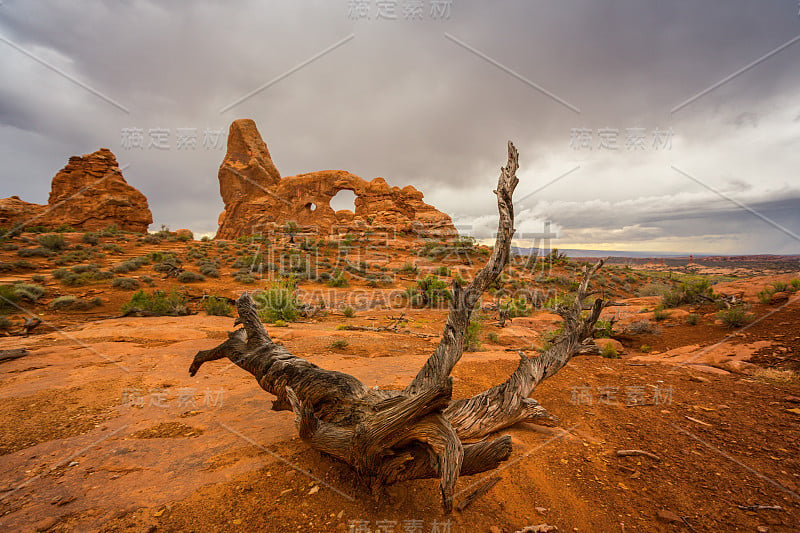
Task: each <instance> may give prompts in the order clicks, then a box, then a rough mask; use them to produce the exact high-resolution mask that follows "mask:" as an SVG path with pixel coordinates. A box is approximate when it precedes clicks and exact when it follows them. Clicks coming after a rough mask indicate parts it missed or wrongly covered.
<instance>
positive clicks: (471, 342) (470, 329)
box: [464, 319, 483, 352]
mask: <svg viewBox="0 0 800 533" xmlns="http://www.w3.org/2000/svg"><path fill="white" fill-rule="evenodd" d="M482 329H483V324H481V322H480V319H478V320H470V322H469V325H467V330H466V331H465V332H464V351H465V352H477V351H478V350H479V349H480V347H481V330H482Z"/></svg>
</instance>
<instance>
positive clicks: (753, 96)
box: [0, 0, 800, 251]
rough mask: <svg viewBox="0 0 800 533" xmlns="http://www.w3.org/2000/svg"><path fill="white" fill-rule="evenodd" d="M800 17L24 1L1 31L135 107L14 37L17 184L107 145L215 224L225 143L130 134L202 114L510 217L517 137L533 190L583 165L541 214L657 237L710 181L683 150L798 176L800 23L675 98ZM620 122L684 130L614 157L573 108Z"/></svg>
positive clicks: (289, 157) (164, 204) (762, 179)
mask: <svg viewBox="0 0 800 533" xmlns="http://www.w3.org/2000/svg"><path fill="white" fill-rule="evenodd" d="M371 4H372V6H373V19H374V10H375V3H374V2H371ZM399 4H400V3H398V5H399ZM445 33H447V34H448V35H450V36H451V38H447V37H446V36H445ZM351 34H352V35H354V38H352V39H351V40H349V41H347V42H345V43H344V44H342V45H341V46H340V47H338V48H336V49H335V50H332V51H331V52H330V53H328V54H326V55H324V56H322V57H320V58H318V59H316V60H315V61H313V62H311V63H310V64H308V65H307V66H306V67H304V68H301V69H299V70H297V71H296V72H294V73H292V74H291V75H289V76H287V77H286V78H285V79H282V80H280V81H278V82H276V83H275V84H274V85H271V86H269V87H267V88H265V89H264V90H263V91H261V92H259V93H258V94H255V95H253V96H252V97H250V98H249V99H247V100H245V101H243V102H242V103H241V104H239V105H236V106H234V107H233V108H232V109H230V110H229V111H226V112H224V113H221V114H220V113H219V110H220V109H221V108H223V107H225V106H228V105H230V104H231V103H232V102H235V101H236V100H237V99H239V98H241V97H242V96H243V95H246V94H248V93H249V92H251V91H253V90H254V89H256V88H257V87H260V86H262V85H264V84H265V83H267V82H269V81H270V80H272V79H275V78H276V77H278V76H280V75H281V74H284V73H286V72H288V71H290V70H291V69H293V68H295V67H296V66H297V65H299V64H300V63H302V62H304V61H306V60H308V59H309V58H312V57H314V56H315V55H317V54H319V53H320V51H322V50H325V49H326V48H328V47H330V46H331V45H333V44H334V43H337V42H339V41H341V40H342V39H344V38H346V37H347V36H348V35H351ZM797 34H800V20H798V17H797V6H796V4H795V2H793V1H785V2H768V3H764V2H758V1H755V0H753V1H729V0H726V1H722V0H719V1H714V2H696V1H691V2H689V1H673V2H657V1H655V0H649V1H633V0H630V1H602V2H596V1H588V0H587V1H565V2H555V1H552V2H523V1H502V2H492V3H486V2H477V1H473V2H467V1H459V0H453V2H452V6H451V16H450V18H449V20H444V21H434V20H431V17H430V16H429V15H428V14H427V13H426V15H425V17H424V20H422V21H407V20H402V17H401V20H395V21H387V20H359V21H353V20H350V19H348V16H347V2H346V1H322V0H293V1H291V2H290V1H271V2H266V3H265V2H243V3H236V4H232V5H221V4H217V3H212V2H193V3H192V4H191V7H189V8H185V7H180V5H179V4H177V3H169V2H168V3H161V2H159V3H156V2H145V1H138V2H137V1H134V2H126V3H124V4H119V5H118V3H116V2H105V3H102V2H86V3H81V2H71V3H68V4H67V3H61V4H50V3H43V2H35V1H34V2H21V1H15V0H9V1H7V2H5V3H4V4H3V5H2V6H0V35H2V36H3V37H5V38H7V39H9V40H11V41H12V42H14V43H16V44H17V45H19V46H21V47H24V48H25V49H26V50H28V51H30V53H32V54H34V55H36V56H37V57H39V58H41V59H43V60H45V61H48V62H50V63H51V64H52V65H54V66H55V67H58V68H60V69H62V70H63V71H64V72H66V73H68V74H69V75H71V76H73V77H74V78H75V80H77V81H79V82H81V83H84V84H86V85H88V86H90V87H91V88H92V89H94V90H95V91H97V92H99V93H102V94H103V95H105V96H107V97H108V98H109V99H112V100H114V101H115V102H118V103H119V104H121V105H122V106H124V107H125V108H126V109H127V110H128V111H129V112H125V111H123V110H120V109H119V108H117V107H115V106H114V105H111V104H109V103H108V102H107V101H106V100H104V99H103V98H100V97H98V96H96V95H94V94H91V93H90V92H88V91H86V90H84V89H82V88H81V87H79V86H78V85H76V83H75V81H74V80H73V81H71V80H68V79H64V78H63V77H61V76H60V75H58V74H56V73H55V72H53V71H52V70H48V69H47V68H45V67H43V66H42V65H40V64H38V63H36V62H35V61H32V60H31V59H30V58H29V57H26V56H25V55H23V54H21V53H19V52H18V51H17V50H15V49H13V48H12V47H11V46H9V45H7V44H6V43H0V58H2V61H0V79H2V80H3V81H2V82H0V143H1V144H0V146H1V147H0V154H2V156H3V161H4V166H3V169H2V170H1V171H0V172H2V174H0V176H1V178H0V195H2V196H8V195H11V194H19V195H20V196H22V197H23V198H25V199H27V200H30V201H39V202H44V201H45V200H46V192H47V189H48V186H49V180H50V178H51V177H52V175H53V174H54V173H55V172H56V171H57V170H58V169H59V168H60V167H62V166H63V165H64V164H65V163H66V160H67V158H68V156H69V155H73V154H78V153H87V152H90V151H93V150H95V149H97V148H98V147H100V146H107V147H109V148H111V149H112V150H114V152H115V153H116V154H117V156H118V159H119V160H120V162H121V163H122V164H130V167H129V169H128V170H127V171H126V172H125V176H126V179H128V181H129V182H131V183H132V184H134V185H135V186H137V187H138V188H140V189H141V190H142V191H143V192H144V193H145V194H146V195H147V196H148V198H149V201H150V204H151V208H152V210H153V213H154V217H155V219H156V224H155V225H154V227H156V228H157V227H158V225H159V224H161V223H165V224H168V225H170V226H172V227H179V226H181V227H182V226H189V227H191V228H192V229H194V230H195V231H201V232H202V231H212V232H213V230H214V229H215V228H216V213H217V212H218V211H219V210H220V209H221V202H220V200H219V194H218V185H217V182H216V170H217V167H218V166H219V162H220V160H221V159H222V156H223V153H224V152H220V151H215V150H204V149H197V150H194V151H178V150H176V149H175V148H174V146H173V148H172V149H171V150H168V151H164V152H159V151H155V150H143V151H136V150H131V151H127V150H124V149H123V148H122V147H121V146H120V131H121V129H122V128H126V127H132V126H133V127H141V128H144V129H145V130H146V129H148V128H169V129H171V131H172V132H173V134H174V132H175V130H176V128H184V127H194V128H198V129H199V130H200V131H202V129H203V128H206V127H209V128H227V125H228V124H229V123H230V121H231V120H233V119H235V118H239V117H250V118H253V119H254V120H256V122H257V124H258V126H259V129H260V130H261V133H262V135H263V136H264V138H265V140H266V142H267V143H268V145H269V147H270V151H271V153H272V155H273V158H274V160H275V162H276V164H277V166H278V168H279V169H280V170H281V172H282V174H283V175H291V174H295V173H300V172H308V171H312V170H321V169H328V168H335V169H346V170H349V171H351V172H354V173H355V174H358V175H361V176H363V177H365V178H367V179H370V178H372V177H375V176H383V177H386V178H387V180H389V181H390V182H391V183H393V184H397V185H401V186H402V185H406V184H413V185H415V186H417V187H418V188H419V189H421V190H423V191H424V192H425V193H426V198H427V199H428V201H430V202H432V203H434V204H435V205H437V207H439V208H441V209H442V210H444V211H447V212H450V213H453V214H454V215H456V216H457V217H458V219H459V220H463V221H465V223H466V224H471V225H473V226H475V227H476V228H479V227H482V226H487V224H486V221H488V220H491V218H492V216H493V210H494V201H493V197H492V195H491V189H492V187H493V185H494V181H495V180H496V177H497V171H498V168H499V166H500V165H501V164H503V163H504V158H505V153H504V152H505V141H506V139H513V140H514V141H515V143H516V144H517V146H518V147H519V149H520V152H521V158H522V160H521V163H522V165H523V168H522V170H521V172H520V175H521V177H522V178H523V183H522V184H521V186H520V189H519V190H520V192H521V193H522V194H519V195H518V197H519V198H521V197H522V196H523V195H524V194H525V193H528V192H530V191H533V190H535V189H536V187H538V186H540V185H541V184H543V183H546V182H547V181H548V180H551V179H553V178H555V177H557V176H559V175H560V174H562V173H564V172H567V171H569V170H570V169H571V168H573V167H576V166H578V167H580V170H579V171H577V172H575V173H574V174H572V175H570V176H568V177H567V178H565V179H564V180H562V181H560V182H558V183H557V184H554V185H553V186H551V187H548V188H546V189H544V190H542V191H541V192H540V193H538V194H536V195H534V196H533V197H532V198H529V199H527V200H526V201H523V202H522V207H521V209H520V216H521V218H520V225H522V226H524V225H526V224H527V225H530V226H531V227H533V226H534V225H537V224H539V219H540V218H541V217H542V216H544V215H545V214H550V213H545V212H544V210H543V208H544V206H546V205H549V204H552V205H563V203H564V202H567V203H568V202H576V205H577V206H578V207H576V208H575V210H574V213H573V214H571V215H569V216H567V215H566V214H564V216H563V219H564V222H563V224H565V227H570V228H574V229H576V230H577V229H580V228H584V229H586V230H587V232H589V233H590V234H591V235H592V236H593V238H598V239H601V236H602V234H603V232H607V233H608V235H609V237H613V236H615V235H616V236H619V235H621V234H622V233H621V231H622V229H623V228H637V227H638V228H644V229H642V230H641V231H638V233H637V232H635V231H633V230H630V229H629V230H627V234H630V235H631V236H632V238H634V237H636V236H637V235H638V236H641V238H642V239H644V240H645V241H646V239H647V238H648V235H653V230H651V229H647V228H649V227H650V226H649V225H650V224H651V223H652V214H653V213H652V206H651V205H650V203H648V201H647V199H648V198H653V197H663V198H678V199H680V198H681V196H680V195H681V193H683V192H686V191H692V192H695V193H697V192H698V191H697V190H696V189H697V186H696V185H695V184H693V183H691V182H689V181H688V180H686V179H685V178H683V177H682V176H680V175H678V174H676V173H675V172H674V171H672V170H670V165H673V164H674V165H676V166H679V167H681V168H684V167H685V168H686V169H687V171H688V172H691V173H695V174H697V175H698V176H699V177H700V179H702V180H704V181H708V182H709V183H711V184H712V185H713V186H714V187H721V188H723V189H725V190H731V191H734V190H735V189H733V188H730V187H729V184H730V183H735V182H737V180H738V183H740V184H747V185H749V186H750V187H751V188H752V190H748V191H747V192H748V194H751V195H752V197H753V198H759V197H762V196H765V195H769V193H770V191H776V190H781V187H788V186H790V185H792V184H793V182H792V181H791V180H793V179H795V177H794V176H795V174H794V169H796V168H797V163H798V158H797V157H798V156H797V155H795V153H796V152H797V150H796V149H795V148H794V146H795V145H796V142H794V143H793V141H796V139H797V135H798V124H799V123H798V122H797V121H796V117H797V116H798V113H799V112H800V104H798V103H797V101H796V98H795V96H794V95H796V94H797V89H798V85H800V79H798V78H800V69H797V64H798V57H800V43H798V44H796V45H792V46H789V47H787V48H786V49H785V50H782V51H781V52H779V53H776V54H775V55H774V56H772V57H769V58H767V59H765V60H764V61H762V62H761V63H759V64H758V65H755V66H754V67H753V68H752V69H750V70H748V71H747V72H743V73H742V74H741V75H739V76H737V77H735V78H734V79H732V80H731V81H729V82H728V83H725V84H723V85H721V86H719V87H718V88H717V89H715V90H713V91H711V92H709V93H708V94H705V95H703V96H701V97H699V98H697V99H696V100H695V101H692V102H690V103H688V104H686V105H685V106H684V107H682V108H680V109H679V110H677V111H675V112H674V113H670V110H671V109H674V108H675V107H676V106H678V105H680V104H682V103H684V102H686V101H687V100H688V99H690V98H692V97H693V96H695V95H697V94H698V93H700V92H701V91H703V90H705V89H706V88H708V87H711V86H713V85H714V84H716V83H718V82H719V81H720V80H723V79H724V78H725V77H726V76H729V75H730V74H732V73H734V72H736V71H737V70H738V69H741V68H742V67H743V66H745V65H747V64H748V63H750V62H752V61H754V60H756V59H758V58H759V57H762V56H764V55H765V54H767V53H768V52H770V51H771V50H774V49H775V48H776V47H778V46H780V45H781V44H783V43H785V42H787V41H789V40H790V39H792V38H793V37H795V35H797ZM458 42H461V43H464V44H466V45H467V46H469V47H472V48H474V50H476V51H477V52H478V53H479V54H483V55H485V56H487V57H489V58H491V59H492V60H494V61H496V62H497V63H499V64H500V65H502V67H503V68H505V69H506V70H507V71H503V70H502V69H501V68H498V66H497V65H493V64H491V63H490V62H488V61H486V60H485V59H483V58H481V57H479V56H478V55H476V54H475V53H473V52H471V51H469V50H467V49H466V48H465V47H464V46H461V45H459V44H458ZM508 71H510V72H511V73H509V72H508ZM519 78H524V79H526V80H530V81H531V82H532V83H535V84H536V85H538V86H539V87H541V88H542V89H543V90H546V91H548V92H550V93H551V94H552V95H554V96H555V97H556V98H551V97H550V96H547V95H546V94H543V92H541V91H539V90H538V89H536V88H535V87H532V86H531V85H529V84H527V83H526V82H524V81H521V80H520V79H519ZM557 100H562V101H563V102H566V103H568V104H569V105H571V106H575V107H577V108H579V109H580V113H576V112H574V111H573V110H572V109H570V108H569V107H568V106H565V105H563V104H562V103H561V102H559V101H557ZM604 127H611V128H618V129H619V130H621V131H624V130H625V128H632V127H642V128H645V129H647V130H648V131H652V130H653V129H655V128H657V127H659V128H672V130H673V131H674V132H675V137H674V140H673V146H672V149H671V151H670V152H668V153H656V152H654V151H653V150H648V151H647V152H646V153H644V154H630V153H625V151H624V150H620V151H619V152H618V153H615V154H613V157H611V156H609V154H603V153H599V152H597V151H596V150H594V151H592V152H584V151H576V150H573V149H572V148H570V145H569V143H570V131H571V129H572V128H590V129H592V130H597V129H598V128H604ZM173 145H174V138H173ZM739 190H740V191H742V190H743V189H741V188H740V189H739ZM700 193H702V195H701V196H700V197H698V198H699V199H698V200H697V202H698V203H699V204H701V205H705V206H715V207H714V208H713V209H711V208H709V213H708V214H707V216H706V218H707V219H708V220H710V221H714V223H713V224H712V223H711V222H709V225H708V226H707V227H709V228H711V227H713V228H714V231H715V232H719V233H721V234H731V235H733V234H737V235H739V234H741V235H742V236H743V235H745V234H747V235H749V237H748V238H747V239H745V238H744V237H742V239H741V240H742V241H743V242H745V241H747V242H750V241H748V239H750V240H753V236H754V235H757V231H756V230H753V229H752V228H750V229H747V228H745V229H742V228H741V227H740V226H738V225H736V224H734V223H732V222H731V219H730V218H729V215H728V211H726V208H725V207H724V206H723V205H722V204H719V208H718V209H717V207H716V206H717V205H718V204H717V203H716V202H715V201H711V200H714V198H715V197H714V194H713V193H711V192H709V191H700ZM791 198H796V196H791ZM665 201H666V200H665ZM693 201H694V200H693ZM791 201H795V200H791ZM597 202H600V204H598V203H597ZM603 202H608V203H609V205H616V204H618V203H619V202H624V206H625V212H624V216H622V217H616V218H615V217H613V216H605V215H603V214H602V212H603V209H602V208H600V207H594V206H597V205H602V203H603ZM793 205H797V204H793ZM534 206H538V207H539V209H538V210H537V209H535V208H534ZM581 206H582V208H581ZM680 207H681V205H680V204H679V203H678V204H676V205H675V209H680ZM689 208H691V206H689V207H687V209H689ZM594 209H599V210H600V212H599V213H598V214H595V213H593V210H594ZM715 213H716V214H715ZM212 214H213V215H212ZM553 216H554V217H555V214H553ZM790 218H791V217H790ZM623 219H624V220H623ZM786 222H787V224H788V223H792V222H793V221H792V220H787V221H786ZM491 225H492V224H488V227H491ZM795 229H796V230H797V229H798V228H795ZM658 231H659V232H660V233H659V234H661V233H663V234H664V235H683V234H684V229H683V226H682V221H681V219H679V218H675V217H673V218H664V219H663V220H661V221H660V225H659V230H658ZM754 231H756V233H753V232H754ZM695 233H696V235H694V237H697V236H700V235H702V229H701V228H698V229H697V231H696V232H695ZM637 238H638V237H637ZM607 240H609V239H607ZM756 240H757V239H756ZM776 246H780V247H785V246H789V243H788V242H782V243H778V244H776ZM782 249H783V248H782ZM798 251H800V248H798Z"/></svg>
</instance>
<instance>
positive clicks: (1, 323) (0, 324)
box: [0, 316, 14, 331]
mask: <svg viewBox="0 0 800 533" xmlns="http://www.w3.org/2000/svg"><path fill="white" fill-rule="evenodd" d="M13 326H14V323H13V322H11V320H9V319H8V317H5V316H0V331H6V330H9V329H11V328H12V327H13Z"/></svg>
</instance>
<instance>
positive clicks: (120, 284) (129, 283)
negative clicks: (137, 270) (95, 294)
mask: <svg viewBox="0 0 800 533" xmlns="http://www.w3.org/2000/svg"><path fill="white" fill-rule="evenodd" d="M111 286H112V287H115V288H117V289H125V290H126V291H135V290H136V289H138V288H139V287H140V286H141V283H139V280H138V279H136V278H116V279H115V280H114V281H112V282H111Z"/></svg>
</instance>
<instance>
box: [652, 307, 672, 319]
mask: <svg viewBox="0 0 800 533" xmlns="http://www.w3.org/2000/svg"><path fill="white" fill-rule="evenodd" d="M669 315H670V312H669V311H667V310H666V309H658V308H657V309H656V310H655V311H653V319H654V320H655V321H656V322H661V321H662V320H666V319H668V318H669Z"/></svg>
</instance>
